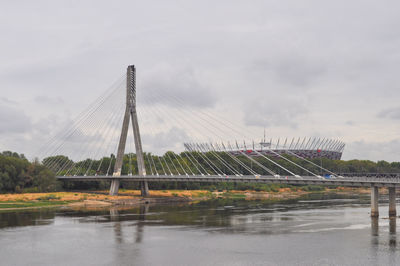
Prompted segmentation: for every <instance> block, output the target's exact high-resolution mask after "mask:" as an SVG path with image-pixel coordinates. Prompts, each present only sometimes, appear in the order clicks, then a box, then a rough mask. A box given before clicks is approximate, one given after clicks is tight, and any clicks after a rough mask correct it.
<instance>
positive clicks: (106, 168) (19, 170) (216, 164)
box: [0, 151, 400, 193]
mask: <svg viewBox="0 0 400 266" xmlns="http://www.w3.org/2000/svg"><path fill="white" fill-rule="evenodd" d="M217 155H218V156H219V158H218V157H217V156H216V154H213V153H207V154H199V153H191V154H189V153H188V152H183V153H180V154H175V153H173V152H167V153H165V154H164V155H163V156H155V155H152V154H149V153H146V154H145V155H144V157H145V165H146V172H147V174H157V173H158V174H160V175H163V174H167V175H168V174H171V173H172V174H174V175H177V174H181V175H183V174H185V173H187V174H189V175H191V174H192V173H195V174H200V173H203V174H207V173H209V174H215V170H216V169H217V168H218V171H221V172H223V173H225V174H227V175H232V174H234V173H235V171H237V172H240V173H243V174H251V172H250V171H249V169H250V170H251V171H254V172H256V173H258V174H261V175H268V174H269V173H268V172H267V171H266V170H265V169H264V168H262V167H261V166H260V165H258V164H257V163H255V162H252V161H250V160H249V159H248V158H247V157H245V156H237V157H236V158H237V159H239V160H240V161H241V162H243V163H245V164H246V165H248V166H249V169H246V168H245V167H243V166H242V165H240V164H239V163H237V162H235V161H234V160H233V159H232V157H230V156H229V155H227V154H225V153H217ZM285 156H286V155H285ZM286 157H287V158H288V159H290V160H292V161H293V162H295V163H296V164H298V165H301V166H302V167H304V168H306V169H309V170H310V171H312V172H314V173H316V174H320V175H324V174H327V172H325V171H321V169H320V168H319V167H317V166H316V165H319V166H322V167H324V168H326V169H329V170H330V171H332V172H335V173H346V172H348V173H400V162H392V163H389V162H386V161H378V162H372V161H368V160H350V161H342V160H330V159H324V158H322V159H314V160H312V162H313V163H314V164H316V165H314V164H311V163H309V162H306V161H304V160H301V159H299V158H297V157H290V156H286ZM221 158H222V159H223V160H224V161H226V162H229V165H230V167H227V166H226V165H224V164H223V163H222V162H221V160H220V159H221ZM253 159H254V160H255V161H256V162H258V163H260V164H262V165H264V166H265V167H267V168H269V169H271V170H272V171H274V172H275V173H277V174H279V175H282V176H284V175H287V173H286V172H285V171H284V170H283V169H281V168H279V167H278V166H276V165H275V164H273V163H272V162H269V161H267V160H266V159H264V158H262V157H253ZM273 161H275V162H277V163H278V164H280V165H282V166H283V167H285V168H286V169H288V170H289V171H292V172H294V173H296V174H299V175H309V173H307V172H306V171H305V170H302V169H301V168H299V167H297V166H295V165H293V164H291V163H289V162H288V161H286V160H284V159H279V158H273ZM197 162H198V163H199V164H201V165H202V167H200V166H199V165H198V164H197ZM114 165H115V156H114V155H111V156H109V157H103V158H101V159H99V160H91V159H86V160H84V161H77V162H75V161H73V160H71V159H70V158H68V157H66V156H62V155H58V156H54V157H48V158H45V159H44V160H43V161H42V162H39V161H37V160H36V161H33V162H29V161H28V160H27V159H26V158H25V156H24V155H23V154H17V153H15V152H10V151H5V152H2V153H0V192H2V193H5V192H17V193H20V192H47V191H57V190H84V189H105V190H106V189H109V185H110V184H109V182H108V181H96V182H93V181H92V182H83V181H82V182H67V181H62V182H61V181H57V179H56V175H96V174H97V175H107V174H108V175H110V176H111V175H112V173H113V170H114ZM136 165H137V158H136V155H135V154H126V155H125V156H124V158H123V166H122V175H129V174H132V175H136V174H138V173H137V167H136ZM182 168H184V169H185V170H183V169H182ZM149 186H150V189H155V190H167V189H207V190H234V189H237V190H247V189H249V190H261V191H276V190H278V189H279V188H280V187H283V186H279V185H265V184H245V183H231V182H223V183H198V182H154V183H150V184H149ZM121 187H122V188H125V189H138V188H139V184H137V183H134V182H122V184H121ZM285 187H287V186H285ZM304 189H306V190H318V188H317V187H305V188H304Z"/></svg>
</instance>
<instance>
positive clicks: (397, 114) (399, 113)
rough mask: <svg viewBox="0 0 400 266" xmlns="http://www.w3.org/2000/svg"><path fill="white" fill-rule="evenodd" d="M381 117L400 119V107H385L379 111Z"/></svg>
mask: <svg viewBox="0 0 400 266" xmlns="http://www.w3.org/2000/svg"><path fill="white" fill-rule="evenodd" d="M378 117H379V118H390V119H394V120H399V119H400V107H397V108H388V109H384V110H382V111H381V112H379V113H378Z"/></svg>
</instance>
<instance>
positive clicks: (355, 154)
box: [343, 139, 400, 162]
mask: <svg viewBox="0 0 400 266" xmlns="http://www.w3.org/2000/svg"><path fill="white" fill-rule="evenodd" d="M399 150H400V140H398V139H395V140H390V141H381V142H377V141H354V142H350V143H347V144H346V148H345V150H344V153H343V159H345V160H350V159H360V160H372V161H376V160H377V158H379V159H378V160H386V161H397V162H398V161H400V156H399Z"/></svg>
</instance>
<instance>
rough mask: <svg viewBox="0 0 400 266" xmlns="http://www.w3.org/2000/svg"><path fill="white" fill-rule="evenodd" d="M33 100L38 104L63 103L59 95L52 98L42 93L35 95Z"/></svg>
mask: <svg viewBox="0 0 400 266" xmlns="http://www.w3.org/2000/svg"><path fill="white" fill-rule="evenodd" d="M34 100H35V102H36V103H38V104H49V105H59V104H63V103H65V102H64V100H63V99H62V98H61V97H57V98H53V97H48V96H44V95H39V96H36V97H35V99H34Z"/></svg>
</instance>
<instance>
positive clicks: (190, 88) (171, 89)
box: [137, 63, 217, 108]
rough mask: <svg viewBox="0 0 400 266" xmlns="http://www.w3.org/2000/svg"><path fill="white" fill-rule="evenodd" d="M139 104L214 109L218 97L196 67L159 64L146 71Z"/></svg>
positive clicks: (139, 94) (139, 92) (139, 95)
mask: <svg viewBox="0 0 400 266" xmlns="http://www.w3.org/2000/svg"><path fill="white" fill-rule="evenodd" d="M142 79H143V81H142V84H141V85H139V86H140V90H138V92H137V94H138V101H140V97H141V96H142V97H144V98H145V101H146V102H145V104H147V105H151V104H156V103H161V104H164V105H168V106H169V107H174V108H180V107H183V108H184V107H187V106H190V107H200V108H204V107H212V106H213V105H214V104H215V103H216V101H217V98H216V96H215V95H213V94H212V90H211V88H210V87H208V86H207V82H205V81H203V80H202V79H201V77H200V74H199V73H197V72H196V71H195V69H194V68H193V67H189V66H185V67H176V66H175V67H174V66H171V65H169V64H165V63H163V64H158V65H156V66H154V67H153V68H152V69H151V70H149V71H146V73H145V75H144V77H143V78H142Z"/></svg>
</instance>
